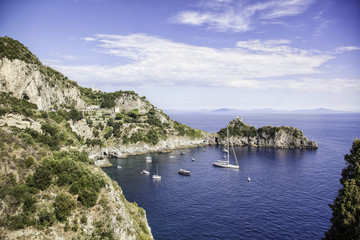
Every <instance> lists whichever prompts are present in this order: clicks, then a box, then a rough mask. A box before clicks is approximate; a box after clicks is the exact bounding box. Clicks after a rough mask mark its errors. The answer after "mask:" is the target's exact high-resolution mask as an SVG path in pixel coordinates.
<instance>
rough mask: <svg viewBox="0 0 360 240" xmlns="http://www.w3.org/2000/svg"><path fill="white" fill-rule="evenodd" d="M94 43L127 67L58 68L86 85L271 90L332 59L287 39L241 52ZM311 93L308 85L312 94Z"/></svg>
mask: <svg viewBox="0 0 360 240" xmlns="http://www.w3.org/2000/svg"><path fill="white" fill-rule="evenodd" d="M94 39H96V42H97V43H98V48H99V50H100V51H101V52H102V53H106V54H110V55H113V56H117V57H119V58H120V59H124V58H125V59H127V60H128V61H126V63H125V64H121V65H117V66H111V67H110V66H99V65H82V66H66V65H60V64H59V65H54V67H55V68H56V69H58V70H60V71H61V72H63V73H65V74H66V75H68V76H69V77H70V78H71V79H73V80H76V81H78V82H80V83H81V84H84V83H87V84H90V83H97V85H100V84H113V85H117V86H124V85H127V86H135V85H136V86H145V85H152V84H154V85H157V86H159V85H162V86H179V85H183V86H233V87H241V88H257V86H261V87H266V88H267V87H277V85H279V86H280V85H282V84H283V81H280V80H278V81H273V82H271V81H270V80H268V79H269V78H271V79H274V78H280V77H286V76H294V75H295V76H296V75H301V76H306V75H308V74H314V73H318V72H319V70H318V67H320V66H321V65H322V64H324V63H326V62H327V61H328V60H330V59H332V57H331V56H329V55H325V54H319V53H312V52H309V51H306V50H301V49H297V48H293V47H290V46H289V44H291V42H290V41H288V40H285V39H277V40H267V41H261V40H251V41H247V42H246V41H241V42H238V43H237V47H233V48H223V49H215V48H209V47H198V46H192V45H187V44H183V43H178V42H173V41H170V40H167V39H163V38H159V37H154V36H148V35H144V34H133V35H101V34H99V35H96V36H95V37H94ZM290 83H292V82H289V83H288V84H285V85H284V86H290ZM292 84H293V86H295V85H294V84H295V83H292ZM311 87H312V86H311V85H310V84H309V85H308V88H309V89H310V88H311Z"/></svg>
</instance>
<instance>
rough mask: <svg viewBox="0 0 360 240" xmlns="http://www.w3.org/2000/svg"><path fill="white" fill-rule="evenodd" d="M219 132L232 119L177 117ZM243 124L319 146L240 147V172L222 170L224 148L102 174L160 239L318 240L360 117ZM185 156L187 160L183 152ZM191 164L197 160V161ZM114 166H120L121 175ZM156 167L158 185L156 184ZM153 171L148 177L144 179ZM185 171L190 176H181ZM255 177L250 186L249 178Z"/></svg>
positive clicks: (136, 160) (160, 157)
mask: <svg viewBox="0 0 360 240" xmlns="http://www.w3.org/2000/svg"><path fill="white" fill-rule="evenodd" d="M171 117H172V118H173V119H175V120H177V121H179V122H182V123H185V124H187V125H189V126H191V127H194V128H199V129H203V130H207V131H210V132H215V131H217V130H218V129H220V128H222V127H224V126H225V125H226V124H227V122H228V121H229V120H231V119H232V118H233V117H234V116H211V115H196V116H194V115H173V116H171ZM243 119H244V122H246V123H248V124H251V125H254V126H256V127H260V126H263V125H273V126H281V125H291V126H295V127H298V128H300V129H301V130H303V132H304V134H305V136H307V137H308V138H309V139H311V140H315V141H317V143H318V144H319V149H318V150H300V149H296V150H294V149H269V148H251V147H237V148H236V149H235V151H236V154H237V157H238V160H239V165H240V169H239V170H234V169H220V168H215V167H213V166H212V162H214V161H216V160H218V159H222V156H223V153H222V151H221V150H222V147H217V146H207V147H205V150H206V151H205V152H204V151H203V148H190V149H185V150H175V151H173V152H171V153H166V154H155V153H154V154H151V155H152V159H153V161H152V163H150V164H147V163H146V162H145V155H138V156H130V157H128V158H125V159H112V160H111V161H112V162H113V163H114V166H113V167H110V168H105V169H104V170H105V171H106V172H107V173H108V174H109V176H110V177H111V178H113V179H114V180H116V181H117V182H118V183H119V185H120V186H121V187H122V189H123V191H124V194H125V196H126V198H127V199H128V200H129V201H136V202H137V203H138V204H139V206H141V207H143V208H145V210H146V212H147V217H148V220H149V225H150V227H151V228H152V233H153V235H154V237H155V239H320V238H321V237H322V236H323V235H324V231H326V230H327V229H328V228H329V226H330V218H331V210H330V208H329V207H328V204H330V203H332V202H333V200H334V198H335V197H336V194H337V191H338V188H339V187H340V184H339V178H340V174H341V170H342V168H343V167H344V166H345V165H344V164H345V163H344V160H343V156H344V155H345V154H346V153H348V152H349V150H350V148H351V144H352V142H353V140H354V138H355V137H359V136H360V115H359V114H331V115H298V114H297V115H284V114H277V115H248V116H243ZM181 151H184V152H185V153H186V154H185V155H180V154H179V153H180V152H181ZM191 158H195V159H196V160H195V161H194V162H193V161H191ZM116 165H121V166H122V168H121V169H117V168H116ZM156 166H158V169H159V175H161V176H162V179H161V180H160V181H155V180H152V179H151V175H152V174H155V173H156ZM146 167H148V168H149V169H150V176H149V175H142V174H141V173H140V172H141V171H142V169H144V168H146ZM180 168H185V169H187V170H190V171H191V176H190V177H187V176H181V175H179V174H177V171H178V170H179V169H180ZM248 177H251V181H250V182H248V181H247V178H248Z"/></svg>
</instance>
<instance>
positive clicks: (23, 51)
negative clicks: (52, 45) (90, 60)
mask: <svg viewBox="0 0 360 240" xmlns="http://www.w3.org/2000/svg"><path fill="white" fill-rule="evenodd" d="M0 46H1V48H0V49H1V50H3V51H2V52H1V51H0V56H1V58H0V91H1V92H11V93H12V94H13V96H15V97H17V98H25V99H28V100H29V101H30V102H32V103H35V104H36V105H37V107H38V109H39V110H51V109H52V108H58V107H60V106H61V105H63V106H64V107H70V106H73V107H76V108H83V107H85V103H84V101H83V100H82V99H81V97H80V91H79V90H78V88H77V87H76V86H77V84H76V83H75V82H73V81H70V80H69V79H67V77H65V76H64V75H62V74H61V73H59V72H57V71H55V70H54V69H52V68H50V67H47V66H44V65H42V64H41V62H40V61H39V60H38V59H37V58H36V57H35V55H33V54H32V53H31V52H30V51H29V50H28V49H27V48H26V47H24V46H23V45H22V44H20V43H19V42H17V41H15V40H13V39H11V38H8V37H5V38H0Z"/></svg>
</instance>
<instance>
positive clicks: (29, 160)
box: [24, 156, 35, 168]
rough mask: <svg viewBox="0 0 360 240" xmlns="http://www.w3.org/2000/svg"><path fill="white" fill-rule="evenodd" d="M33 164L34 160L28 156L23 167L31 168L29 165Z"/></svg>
mask: <svg viewBox="0 0 360 240" xmlns="http://www.w3.org/2000/svg"><path fill="white" fill-rule="evenodd" d="M34 162H35V160H34V158H33V157H32V156H28V157H27V158H25V161H24V163H25V166H26V167H27V168H29V167H31V165H33V164H34Z"/></svg>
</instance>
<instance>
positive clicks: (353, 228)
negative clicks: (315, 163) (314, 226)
mask: <svg viewBox="0 0 360 240" xmlns="http://www.w3.org/2000/svg"><path fill="white" fill-rule="evenodd" d="M345 161H346V167H345V168H344V169H343V171H342V173H341V176H342V177H341V179H340V183H341V185H342V188H341V189H340V190H339V194H338V197H337V198H336V199H335V201H334V204H329V206H330V208H331V209H332V211H333V216H332V218H331V222H332V226H331V227H330V229H329V230H328V232H326V233H325V238H324V239H326V240H328V239H342V240H350V239H351V240H359V239H360V140H359V139H355V141H354V143H353V146H352V149H351V150H350V154H347V155H345Z"/></svg>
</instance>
